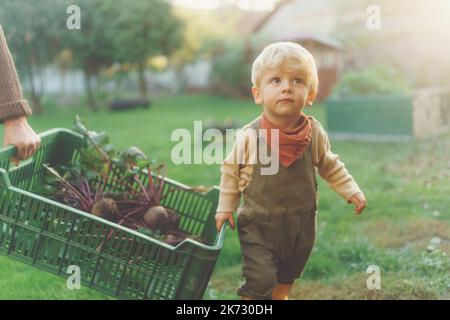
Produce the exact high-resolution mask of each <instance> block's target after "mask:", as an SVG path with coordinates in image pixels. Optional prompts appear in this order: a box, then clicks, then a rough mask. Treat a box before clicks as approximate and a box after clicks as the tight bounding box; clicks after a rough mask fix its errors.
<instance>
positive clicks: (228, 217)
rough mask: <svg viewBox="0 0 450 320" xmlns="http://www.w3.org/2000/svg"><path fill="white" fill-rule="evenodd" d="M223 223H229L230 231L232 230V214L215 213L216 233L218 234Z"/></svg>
mask: <svg viewBox="0 0 450 320" xmlns="http://www.w3.org/2000/svg"><path fill="white" fill-rule="evenodd" d="M225 221H228V222H229V223H230V226H231V229H233V230H234V217H233V212H217V213H216V228H217V232H220V229H222V225H223V224H224V222H225Z"/></svg>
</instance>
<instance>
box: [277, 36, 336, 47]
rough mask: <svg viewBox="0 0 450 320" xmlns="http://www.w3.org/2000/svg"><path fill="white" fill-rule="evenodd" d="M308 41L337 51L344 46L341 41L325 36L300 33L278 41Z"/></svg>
mask: <svg viewBox="0 0 450 320" xmlns="http://www.w3.org/2000/svg"><path fill="white" fill-rule="evenodd" d="M308 40H309V41H315V42H318V43H321V44H323V45H325V46H327V47H331V48H334V49H336V50H342V49H343V46H342V44H341V43H340V42H339V41H337V40H336V39H334V38H332V37H330V36H327V35H324V34H316V33H304V32H298V33H292V34H289V35H286V36H283V37H281V38H280V39H278V41H308Z"/></svg>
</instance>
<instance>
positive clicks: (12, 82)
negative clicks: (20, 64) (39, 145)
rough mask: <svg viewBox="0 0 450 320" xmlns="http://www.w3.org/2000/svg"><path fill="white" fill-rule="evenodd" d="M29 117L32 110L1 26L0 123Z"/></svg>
mask: <svg viewBox="0 0 450 320" xmlns="http://www.w3.org/2000/svg"><path fill="white" fill-rule="evenodd" d="M29 115H31V109H30V107H29V106H28V102H27V101H26V100H24V99H23V96H22V89H21V87H20V82H19V77H18V75H17V72H16V68H15V66H14V61H13V59H12V56H11V53H10V52H9V49H8V46H7V44H6V39H5V36H4V34H3V30H2V27H1V26H0V123H3V122H4V121H5V120H8V119H13V118H17V117H20V116H29Z"/></svg>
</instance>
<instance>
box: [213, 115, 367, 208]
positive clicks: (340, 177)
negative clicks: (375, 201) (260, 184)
mask: <svg viewBox="0 0 450 320" xmlns="http://www.w3.org/2000/svg"><path fill="white" fill-rule="evenodd" d="M255 120H256V119H255ZM255 120H254V121H255ZM311 124H312V153H313V162H314V166H315V167H316V168H317V170H318V172H319V175H320V176H321V177H322V178H323V179H325V180H326V181H327V182H328V185H329V186H330V187H331V189H333V190H334V191H336V192H337V193H338V194H339V195H340V196H341V197H343V198H344V199H345V200H348V199H350V198H351V197H352V196H353V195H354V194H356V193H358V192H360V191H361V190H360V188H359V186H358V184H357V183H356V182H355V180H354V179H353V177H352V176H351V175H350V174H349V173H348V171H347V169H346V168H345V166H344V163H343V162H341V161H340V160H339V156H338V155H337V154H334V153H333V152H332V151H331V146H330V141H329V139H328V135H327V133H326V132H325V130H324V129H323V128H322V126H321V125H320V123H319V122H318V121H317V120H316V119H314V118H312V123H311ZM248 129H250V124H248V125H246V126H244V127H243V128H242V130H241V131H240V132H239V133H238V135H244V136H243V137H244V139H236V140H235V144H234V146H233V150H232V151H231V152H230V154H229V155H228V156H227V157H226V159H225V160H224V161H223V163H222V166H221V172H222V176H221V180H220V196H219V204H218V207H217V210H216V211H217V212H234V211H236V209H237V207H238V205H239V202H240V197H241V193H242V192H243V191H244V189H245V188H246V187H247V186H248V184H249V183H250V181H251V179H252V175H253V171H254V170H253V167H254V165H252V164H249V163H251V161H252V160H250V159H256V152H257V151H256V147H255V145H254V144H251V143H248V136H250V135H247V130H248ZM239 141H241V142H239ZM239 155H244V156H243V159H245V160H244V161H236V160H235V159H239V158H240V157H239ZM236 162H237V163H236ZM239 162H241V163H242V162H244V163H243V164H239ZM280 165H281V164H280Z"/></svg>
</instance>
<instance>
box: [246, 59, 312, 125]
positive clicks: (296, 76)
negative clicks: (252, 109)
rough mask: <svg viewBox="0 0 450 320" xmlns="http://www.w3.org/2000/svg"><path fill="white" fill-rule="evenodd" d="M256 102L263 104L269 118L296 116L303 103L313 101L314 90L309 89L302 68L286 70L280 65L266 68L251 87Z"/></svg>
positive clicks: (301, 109) (300, 110)
mask: <svg viewBox="0 0 450 320" xmlns="http://www.w3.org/2000/svg"><path fill="white" fill-rule="evenodd" d="M252 93H253V97H254V99H255V103H256V104H263V106H264V113H265V114H266V115H267V116H269V118H271V119H274V118H278V119H279V118H284V119H285V118H291V117H292V118H296V117H298V116H299V115H300V114H301V113H302V111H303V108H304V106H305V105H307V104H308V105H310V104H312V103H313V102H314V99H315V97H316V92H315V91H314V90H310V89H309V84H308V83H307V75H306V73H305V72H304V71H302V70H286V69H285V68H283V67H282V66H279V67H277V68H271V69H267V70H266V71H265V72H264V73H263V75H262V77H261V79H260V82H259V86H258V87H257V86H254V87H253V88H252Z"/></svg>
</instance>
